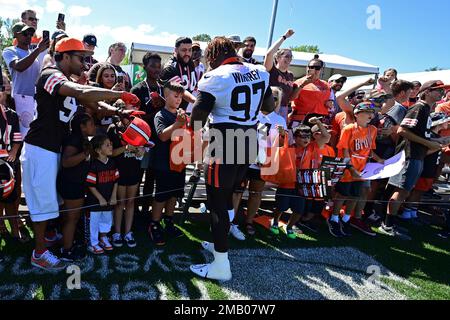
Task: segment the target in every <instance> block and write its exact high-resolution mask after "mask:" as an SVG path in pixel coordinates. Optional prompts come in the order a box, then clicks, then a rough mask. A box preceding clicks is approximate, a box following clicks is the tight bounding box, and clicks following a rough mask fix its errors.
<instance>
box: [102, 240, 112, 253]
mask: <svg viewBox="0 0 450 320" xmlns="http://www.w3.org/2000/svg"><path fill="white" fill-rule="evenodd" d="M100 247H102V248H103V250H105V251H113V249H114V248H113V246H112V244H111V242H109V239H108V237H102V238H100Z"/></svg>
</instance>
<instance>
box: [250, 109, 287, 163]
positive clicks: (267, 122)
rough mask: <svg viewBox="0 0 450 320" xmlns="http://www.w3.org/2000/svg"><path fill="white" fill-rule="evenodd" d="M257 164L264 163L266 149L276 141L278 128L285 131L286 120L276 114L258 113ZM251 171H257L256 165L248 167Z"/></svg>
mask: <svg viewBox="0 0 450 320" xmlns="http://www.w3.org/2000/svg"><path fill="white" fill-rule="evenodd" d="M258 121H259V124H258V159H257V162H258V163H265V161H266V158H267V155H266V149H267V148H270V147H272V146H273V144H274V142H275V141H276V139H277V137H278V135H279V132H278V129H277V128H278V127H279V126H281V127H283V129H284V130H285V131H287V125H286V120H284V118H283V117H282V116H280V115H279V114H277V113H276V112H272V113H269V114H267V115H265V114H263V113H262V112H260V114H259V116H258ZM250 168H252V169H257V170H259V169H260V167H258V166H257V165H256V164H252V165H251V166H250Z"/></svg>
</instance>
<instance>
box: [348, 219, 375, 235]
mask: <svg viewBox="0 0 450 320" xmlns="http://www.w3.org/2000/svg"><path fill="white" fill-rule="evenodd" d="M350 225H351V226H352V227H353V228H355V229H357V230H359V231H361V232H362V233H364V234H366V235H368V236H371V237H375V236H376V235H377V234H376V232H374V231H373V230H372V228H371V227H369V226H368V225H367V224H365V223H364V221H362V220H361V219H356V218H354V217H351V218H350Z"/></svg>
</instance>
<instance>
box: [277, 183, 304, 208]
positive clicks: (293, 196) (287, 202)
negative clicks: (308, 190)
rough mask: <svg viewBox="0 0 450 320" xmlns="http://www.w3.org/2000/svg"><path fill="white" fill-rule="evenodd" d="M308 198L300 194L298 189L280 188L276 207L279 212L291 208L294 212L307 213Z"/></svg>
mask: <svg viewBox="0 0 450 320" xmlns="http://www.w3.org/2000/svg"><path fill="white" fill-rule="evenodd" d="M305 202H306V199H305V198H302V197H300V196H299V195H298V192H297V190H296V189H282V188H278V189H277V193H276V195H275V208H276V210H277V211H278V212H286V211H288V210H289V209H291V210H292V212H293V213H298V214H303V213H305Z"/></svg>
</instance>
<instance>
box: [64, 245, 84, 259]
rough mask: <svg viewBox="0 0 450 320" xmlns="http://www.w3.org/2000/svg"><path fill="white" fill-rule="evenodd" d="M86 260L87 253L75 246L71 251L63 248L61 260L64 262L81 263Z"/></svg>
mask: <svg viewBox="0 0 450 320" xmlns="http://www.w3.org/2000/svg"><path fill="white" fill-rule="evenodd" d="M84 259H86V252H84V250H80V249H79V248H77V247H75V246H73V247H72V249H70V250H64V249H63V248H61V260H62V261H64V262H72V263H73V262H81V261H83V260H84Z"/></svg>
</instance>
